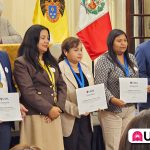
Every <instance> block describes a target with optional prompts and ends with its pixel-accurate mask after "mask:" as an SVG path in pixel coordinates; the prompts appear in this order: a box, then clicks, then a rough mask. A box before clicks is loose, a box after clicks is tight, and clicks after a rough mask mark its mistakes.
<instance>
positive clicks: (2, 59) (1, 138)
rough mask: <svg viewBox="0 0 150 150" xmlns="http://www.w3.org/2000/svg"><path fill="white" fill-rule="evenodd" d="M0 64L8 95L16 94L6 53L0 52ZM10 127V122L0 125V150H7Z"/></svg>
mask: <svg viewBox="0 0 150 150" xmlns="http://www.w3.org/2000/svg"><path fill="white" fill-rule="evenodd" d="M0 63H1V65H2V68H3V70H4V73H5V76H6V80H7V86H8V92H9V93H12V92H16V89H15V87H14V84H13V80H12V72H11V65H10V61H9V57H8V55H7V53H6V52H4V51H0ZM11 125H13V123H12V122H3V123H0V149H1V150H8V149H9V145H10V141H11Z"/></svg>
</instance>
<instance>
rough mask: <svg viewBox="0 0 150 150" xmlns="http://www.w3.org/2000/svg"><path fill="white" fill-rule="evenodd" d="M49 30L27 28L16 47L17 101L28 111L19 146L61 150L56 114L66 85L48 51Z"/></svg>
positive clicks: (61, 107)
mask: <svg viewBox="0 0 150 150" xmlns="http://www.w3.org/2000/svg"><path fill="white" fill-rule="evenodd" d="M49 40H50V34H49V30H48V29H47V28H46V27H44V26H41V25H33V26H31V27H30V28H29V29H28V30H27V31H26V33H25V36H24V39H23V42H22V44H21V46H20V48H19V53H18V55H20V57H18V58H17V59H16V61H15V65H14V76H15V80H16V83H17V85H18V88H19V90H20V92H21V101H22V103H23V104H24V105H25V106H26V108H27V109H28V113H27V117H26V118H25V120H24V122H23V123H22V125H21V136H20V138H21V139H20V142H21V144H28V145H36V146H38V147H40V148H41V149H43V150H49V149H52V150H63V149H64V148H63V138H62V129H61V121H60V114H61V113H62V112H63V111H64V106H65V100H66V84H65V82H64V81H63V79H62V76H61V73H60V70H59V67H58V64H57V62H56V60H55V59H54V57H53V56H52V55H51V53H50V52H49Z"/></svg>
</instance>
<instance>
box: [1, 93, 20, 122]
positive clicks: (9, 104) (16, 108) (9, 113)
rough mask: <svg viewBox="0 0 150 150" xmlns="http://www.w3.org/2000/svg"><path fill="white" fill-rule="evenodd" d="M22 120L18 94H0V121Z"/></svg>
mask: <svg viewBox="0 0 150 150" xmlns="http://www.w3.org/2000/svg"><path fill="white" fill-rule="evenodd" d="M18 120H22V117H21V112H20V103H19V93H0V121H18Z"/></svg>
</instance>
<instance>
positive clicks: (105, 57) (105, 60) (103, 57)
mask: <svg viewBox="0 0 150 150" xmlns="http://www.w3.org/2000/svg"><path fill="white" fill-rule="evenodd" d="M109 60H112V59H111V57H110V56H109V54H108V53H105V54H103V55H101V56H99V57H98V59H97V63H96V64H99V63H102V64H105V63H108V62H110V61H109Z"/></svg>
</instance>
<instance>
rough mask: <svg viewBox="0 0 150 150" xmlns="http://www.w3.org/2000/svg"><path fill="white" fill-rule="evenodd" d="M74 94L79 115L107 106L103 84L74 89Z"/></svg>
mask: <svg viewBox="0 0 150 150" xmlns="http://www.w3.org/2000/svg"><path fill="white" fill-rule="evenodd" d="M76 94H77V103H78V109H79V115H81V114H85V113H86V112H93V111H97V110H98V109H106V108H108V107H107V101H106V95H105V89H104V84H97V85H92V86H88V87H84V88H79V89H76Z"/></svg>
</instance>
